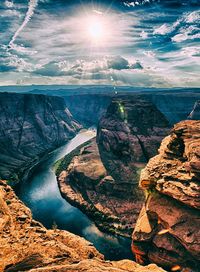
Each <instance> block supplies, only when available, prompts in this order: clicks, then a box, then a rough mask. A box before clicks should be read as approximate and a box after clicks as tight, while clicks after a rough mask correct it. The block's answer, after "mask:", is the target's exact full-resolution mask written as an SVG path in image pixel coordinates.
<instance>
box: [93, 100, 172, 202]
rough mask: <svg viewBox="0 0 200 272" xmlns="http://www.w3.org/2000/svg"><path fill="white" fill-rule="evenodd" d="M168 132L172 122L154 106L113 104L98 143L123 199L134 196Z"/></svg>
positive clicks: (140, 102) (127, 102)
mask: <svg viewBox="0 0 200 272" xmlns="http://www.w3.org/2000/svg"><path fill="white" fill-rule="evenodd" d="M168 131H169V124H168V121H167V120H166V118H165V117H164V115H163V114H162V113H161V112H160V111H159V110H157V108H156V107H155V106H154V105H153V104H152V103H150V102H147V101H144V100H138V99H134V98H130V97H128V98H126V99H115V100H113V102H112V103H111V104H110V106H109V107H108V110H107V112H106V115H105V116H103V117H102V118H101V120H100V123H99V126H98V135H97V142H98V146H99V152H100V156H101V159H102V162H103V163H104V165H105V167H106V169H107V171H108V173H109V174H110V175H111V176H112V177H113V178H114V179H115V180H116V182H117V185H116V186H118V191H119V192H120V190H121V194H120V197H122V198H126V197H127V195H131V194H132V192H133V190H134V189H135V188H136V187H137V184H138V178H139V173H140V170H141V168H143V167H144V164H146V163H147V162H148V160H149V159H150V158H151V157H152V156H154V155H155V154H156V153H157V150H158V147H159V145H160V143H161V141H162V139H163V137H164V136H166V135H167V133H168Z"/></svg>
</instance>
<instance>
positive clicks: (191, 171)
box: [132, 121, 200, 272]
mask: <svg viewBox="0 0 200 272" xmlns="http://www.w3.org/2000/svg"><path fill="white" fill-rule="evenodd" d="M140 186H141V188H143V190H145V191H146V193H147V200H146V203H145V206H144V207H143V209H142V211H141V213H140V216H139V219H138V221H137V224H136V228H135V231H134V233H133V245H132V249H133V252H134V253H135V255H136V259H137V261H138V262H140V263H148V261H150V262H155V263H157V264H159V265H161V266H162V267H164V268H166V269H172V270H173V269H174V267H175V268H176V270H177V271H192V272H197V271H199V267H200V228H199V224H200V121H182V122H180V123H178V124H176V125H175V126H174V128H173V130H172V131H171V134H170V136H168V137H166V138H165V139H164V140H163V142H162V144H161V147H160V150H159V155H157V156H155V157H154V158H152V159H151V160H150V161H149V163H148V164H147V166H146V168H145V169H144V170H143V171H142V173H141V178H140ZM173 271H175V270H173Z"/></svg>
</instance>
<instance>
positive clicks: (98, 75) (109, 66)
mask: <svg viewBox="0 0 200 272" xmlns="http://www.w3.org/2000/svg"><path fill="white" fill-rule="evenodd" d="M31 84H38V85H46V84H47V85H51V84H57V85H58V84H61V85H65V84H66V85H67V84H69V85H73V84H74V85H85V84H87V85H88V84H94V85H99V84H100V85H101V84H102V85H103V84H106V85H113V86H121V85H125V86H134V87H156V88H161V87H168V88H171V87H200V0H190V1H189V0H188V1H186V0H182V1H181V0H160V1H159V0H137V1H136V0H135V1H126V0H124V1H123V0H121V1H120V0H119V1H114V0H113V1H106V0H104V1H94V0H93V1H85V0H79V1H76V0H1V1H0V85H2V86H3V85H31Z"/></svg>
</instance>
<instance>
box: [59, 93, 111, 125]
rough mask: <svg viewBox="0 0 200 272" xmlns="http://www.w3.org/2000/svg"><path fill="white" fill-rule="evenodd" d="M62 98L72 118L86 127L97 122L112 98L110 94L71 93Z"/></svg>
mask: <svg viewBox="0 0 200 272" xmlns="http://www.w3.org/2000/svg"><path fill="white" fill-rule="evenodd" d="M64 98H65V102H66V105H67V107H68V108H69V110H70V112H71V113H72V115H73V116H74V118H75V119H76V120H78V121H79V122H80V123H81V124H83V125H84V126H86V127H90V126H94V125H97V124H98V122H99V119H100V118H101V116H102V115H103V114H104V113H105V112H106V109H107V107H108V105H109V104H110V102H111V100H112V96H111V95H105V94H104V95H102V94H82V95H71V96H65V97H64Z"/></svg>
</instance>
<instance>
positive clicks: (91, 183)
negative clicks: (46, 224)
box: [57, 98, 168, 237]
mask: <svg viewBox="0 0 200 272" xmlns="http://www.w3.org/2000/svg"><path fill="white" fill-rule="evenodd" d="M167 132H168V122H167V120H166V119H165V117H164V116H163V115H162V114H161V113H160V112H159V111H158V110H157V109H156V108H155V106H153V105H152V104H151V103H149V102H146V101H143V100H136V101H135V100H131V99H130V98H129V99H123V100H122V99H120V100H118V99H117V100H114V101H113V102H112V103H111V105H110V106H109V107H108V110H107V113H106V114H105V116H104V117H102V118H101V120H100V123H99V127H98V135H97V139H98V141H97V143H98V144H97V143H96V140H95V139H94V140H93V141H91V142H90V143H88V144H87V146H85V147H83V148H82V149H81V150H79V152H78V153H76V154H74V156H72V158H71V155H68V156H66V158H65V159H64V160H66V161H68V163H67V164H63V167H62V168H60V171H59V172H57V177H58V184H59V186H60V190H61V193H62V195H63V197H64V198H65V199H67V200H68V201H69V202H70V203H72V204H73V205H75V206H78V207H79V208H80V209H82V210H83V211H84V212H85V213H86V214H88V215H89V216H90V217H91V218H92V219H93V220H94V221H95V223H96V224H97V225H98V226H99V227H100V228H101V229H104V230H106V231H109V232H114V233H117V234H120V235H122V236H128V237H130V236H131V233H132V230H133V228H134V224H135V222H136V219H137V217H138V215H139V211H140V209H141V206H142V203H143V200H144V196H143V193H142V192H141V190H139V189H138V180H139V173H140V170H141V169H142V167H144V165H145V163H146V162H147V160H148V159H149V158H150V157H151V156H153V155H155V154H156V151H157V148H158V146H159V144H160V142H161V140H162V138H163V137H164V136H165V135H166V134H167ZM69 158H70V159H69Z"/></svg>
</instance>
